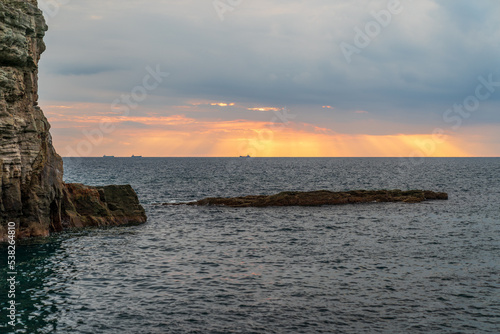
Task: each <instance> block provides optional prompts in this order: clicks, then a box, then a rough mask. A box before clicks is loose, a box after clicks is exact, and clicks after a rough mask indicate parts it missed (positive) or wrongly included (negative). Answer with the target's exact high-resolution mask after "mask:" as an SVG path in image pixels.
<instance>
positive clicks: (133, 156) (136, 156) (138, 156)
mask: <svg viewBox="0 0 500 334" xmlns="http://www.w3.org/2000/svg"><path fill="white" fill-rule="evenodd" d="M132 158H142V155H133V154H132Z"/></svg>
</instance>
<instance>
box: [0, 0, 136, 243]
mask: <svg viewBox="0 0 500 334" xmlns="http://www.w3.org/2000/svg"><path fill="white" fill-rule="evenodd" d="M36 5H37V1H36V0H29V1H15V0H0V241H1V240H5V236H6V225H7V222H15V223H16V228H17V230H18V233H17V236H18V237H30V236H45V235H48V234H49V233H50V232H51V231H59V230H61V229H64V228H70V227H81V226H88V225H92V226H94V225H99V226H100V225H117V224H121V223H141V222H145V220H146V218H145V215H144V214H143V211H144V210H142V208H140V209H139V207H140V205H139V201H138V200H137V196H136V195H135V193H134V192H133V190H132V188H130V186H125V187H122V186H119V187H118V188H107V187H103V188H92V187H87V188H82V187H83V186H82V187H79V186H75V185H65V184H64V183H63V162H62V159H61V157H60V156H59V155H58V154H57V153H56V151H55V150H54V147H53V146H52V138H51V135H50V132H49V129H50V125H49V123H48V121H47V119H46V118H45V116H44V114H43V112H42V110H41V109H40V108H39V107H38V102H37V101H38V61H39V60H40V55H41V54H42V52H43V51H44V50H45V44H44V42H43V37H44V35H45V31H46V30H47V25H46V24H45V20H44V18H43V15H42V12H41V11H40V10H39V9H38V8H37V6H36ZM112 189H114V190H112ZM87 192H88V194H89V197H88V200H89V202H85V201H84V200H83V198H85V196H83V194H84V193H87ZM90 193H94V194H97V193H99V194H101V193H102V194H104V195H103V196H100V197H98V198H100V201H98V200H96V201H94V200H93V199H95V198H96V197H95V196H93V195H92V196H90ZM91 198H93V199H92V200H91ZM103 199H104V200H103ZM80 200H82V201H83V202H78V201H80ZM72 202H73V205H71V203H72ZM92 205H96V207H95V208H94V210H97V211H95V212H92ZM113 208H116V209H113ZM73 209H76V211H75V210H73ZM87 209H88V210H87ZM141 210H142V211H141ZM139 212H142V213H139Z"/></svg>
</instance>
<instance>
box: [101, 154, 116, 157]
mask: <svg viewBox="0 0 500 334" xmlns="http://www.w3.org/2000/svg"><path fill="white" fill-rule="evenodd" d="M102 157H103V158H114V157H115V156H114V155H106V154H105V155H103V156H102Z"/></svg>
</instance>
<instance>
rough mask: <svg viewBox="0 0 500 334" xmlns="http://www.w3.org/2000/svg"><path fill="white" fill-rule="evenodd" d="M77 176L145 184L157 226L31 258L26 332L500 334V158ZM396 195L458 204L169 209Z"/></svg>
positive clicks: (215, 166)
mask: <svg viewBox="0 0 500 334" xmlns="http://www.w3.org/2000/svg"><path fill="white" fill-rule="evenodd" d="M405 161H406V160H405ZM64 163H65V181H66V182H80V183H85V184H90V185H105V184H132V185H133V187H134V188H135V189H136V191H137V193H138V196H139V199H140V200H141V202H142V204H143V205H144V207H145V209H146V211H147V214H148V218H149V219H148V222H147V223H146V224H144V225H140V226H129V227H118V228H106V229H89V230H83V231H75V232H65V233H61V234H56V235H53V236H51V237H50V238H45V239H37V240H31V241H29V242H24V244H23V245H22V247H21V246H20V247H18V250H17V262H18V267H17V270H18V281H19V283H18V286H17V289H18V295H17V303H18V320H19V323H18V325H17V327H16V328H17V331H16V333H29V334H32V333H76V334H83V333H86V334H87V333H88V334H94V333H110V334H111V333H113V334H114V333H204V334H210V333H214V334H215V333H496V334H497V333H500V276H499V274H500V260H499V258H500V205H499V204H500V159H496V158H492V159H479V158H478V159H425V160H422V161H413V162H409V161H406V162H404V163H403V162H402V160H400V159H389V158H387V159H382V158H381V159H364V158H359V159H357V158H332V159H326V158H325V159H306V158H304V159H295V158H290V159H266V158H262V159H261V158H250V159H246V158H234V159H233V158H82V159H74V158H72V159H65V160H64ZM402 166H403V167H402ZM387 188H390V189H403V190H406V189H428V190H435V191H445V192H448V193H449V195H450V198H449V200H448V201H433V202H425V203H421V204H404V203H371V204H355V205H344V206H325V207H274V208H225V207H190V206H158V205H156V204H158V203H164V202H168V203H175V202H182V201H191V200H197V199H201V198H204V197H207V196H240V195H249V194H272V193H276V192H280V191H284V190H300V191H306V190H319V189H327V190H333V191H342V190H354V189H387ZM0 251H1V252H2V254H4V255H3V256H1V258H2V262H1V264H2V267H1V268H0V273H1V286H2V293H1V296H0V301H1V303H2V304H1V306H2V313H1V317H2V318H1V321H0V332H1V333H14V332H13V331H12V330H11V328H10V327H8V326H7V318H6V305H7V304H6V302H7V296H6V290H7V283H6V279H5V278H6V276H7V269H6V257H7V255H6V253H7V249H6V247H5V246H0Z"/></svg>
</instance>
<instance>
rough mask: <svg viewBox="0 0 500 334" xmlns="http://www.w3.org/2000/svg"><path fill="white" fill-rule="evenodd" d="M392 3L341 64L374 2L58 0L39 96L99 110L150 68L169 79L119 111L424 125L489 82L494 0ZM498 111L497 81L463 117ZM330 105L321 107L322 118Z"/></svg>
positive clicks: (471, 121) (480, 118) (493, 61)
mask: <svg viewBox="0 0 500 334" xmlns="http://www.w3.org/2000/svg"><path fill="white" fill-rule="evenodd" d="M401 3H402V8H403V10H402V12H401V13H400V14H398V15H394V16H393V17H392V20H391V23H390V24H389V25H388V26H387V27H384V28H383V29H382V30H381V33H380V34H379V35H378V36H376V37H375V38H373V40H372V41H371V43H370V45H369V46H367V47H366V48H364V49H363V50H361V52H360V53H359V54H355V55H354V56H353V61H352V63H351V64H347V62H346V60H345V58H344V56H343V54H342V52H341V50H340V48H339V44H340V43H342V42H347V43H353V39H354V37H355V30H354V29H355V28H356V27H358V28H360V29H364V27H365V25H366V24H367V23H368V22H370V21H373V20H374V18H373V16H372V14H371V12H372V11H375V12H378V11H381V10H384V9H386V8H387V1H382V0H380V1H368V0H360V1H350V0H349V1H348V0H339V1H330V0H317V1H312V2H311V1H298V0H289V1H286V2H285V1H282V0H266V1H264V0H255V1H245V2H243V3H241V5H239V6H235V8H234V10H233V11H231V12H228V13H227V15H225V19H224V21H221V20H220V19H219V16H218V14H217V12H216V11H215V9H214V8H213V5H212V2H211V1H207V2H201V3H200V2H199V1H194V0H183V1H178V0H150V1H148V4H147V5H145V4H144V3H142V2H137V1H132V0H120V1H118V0H108V1H105V2H103V1H97V0H87V1H85V2H79V1H72V2H69V3H68V4H65V5H62V6H61V8H60V11H59V13H58V15H56V16H55V17H53V18H50V19H49V20H48V21H49V27H50V30H49V31H48V33H47V36H46V44H47V46H48V49H47V51H46V53H45V54H44V55H43V56H42V60H41V62H40V99H41V105H42V106H44V105H45V104H46V103H49V102H53V101H56V102H60V104H65V103H93V104H99V105H102V106H105V105H106V104H107V105H110V104H111V103H112V101H113V100H115V99H116V98H120V96H122V95H124V94H125V95H127V94H128V95H130V94H131V91H132V90H133V89H134V87H137V86H140V85H142V83H143V79H144V77H145V76H146V75H147V71H146V70H145V68H146V67H147V66H150V67H153V68H154V67H155V66H156V65H157V64H158V65H159V66H160V67H161V68H162V69H163V70H164V71H168V72H170V73H171V75H170V76H169V77H168V78H166V79H165V80H164V82H162V83H161V85H160V86H159V87H157V88H156V89H154V90H152V91H148V97H147V98H146V99H145V100H144V101H141V102H140V103H139V105H138V107H137V108H135V109H134V110H133V111H132V115H133V116H141V117H149V115H150V112H151V110H154V111H155V112H159V113H161V114H162V115H163V116H171V115H175V114H179V110H180V109H181V107H182V108H184V114H185V115H186V116H187V117H189V118H193V119H195V120H199V119H200V117H203V118H213V119H221V120H222V121H232V120H234V119H237V118H245V119H247V120H249V121H263V122H265V121H268V119H267V118H269V117H268V116H269V115H261V114H262V113H249V112H248V111H250V110H252V111H255V110H260V109H264V110H266V109H267V108H269V109H268V110H273V109H272V108H276V109H281V108H283V107H284V106H287V107H289V108H290V109H291V110H292V111H293V112H294V113H295V114H297V120H302V121H304V122H305V123H309V124H315V125H316V126H328V127H329V128H330V129H335V131H338V130H339V129H338V128H339V127H341V126H339V124H340V125H342V124H345V123H348V122H351V121H353V120H356V118H357V119H360V118H361V115H357V113H359V111H367V112H369V113H363V115H362V117H368V116H369V117H371V120H373V121H376V122H377V124H380V126H381V127H380V128H379V129H377V131H378V132H384V133H385V134H387V135H393V134H394V131H397V129H396V130H394V129H392V128H391V127H390V126H389V125H388V124H390V122H393V121H397V123H399V124H403V125H404V126H402V127H404V128H405V130H407V129H408V126H409V125H411V126H413V127H414V128H413V131H415V132H417V128H418V130H419V131H420V130H422V129H426V131H428V132H432V130H433V129H434V128H436V127H446V126H447V124H445V123H444V121H443V113H444V112H445V111H446V110H447V109H448V108H450V107H452V106H453V105H454V104H455V103H462V102H463V100H464V98H466V97H467V96H469V95H470V94H473V93H474V89H475V88H476V86H477V84H478V77H479V76H483V77H487V76H488V75H489V74H493V75H494V78H495V80H498V81H500V71H499V69H500V68H499V66H498V61H497V58H498V54H499V53H500V45H499V44H498V40H500V24H499V23H498V20H497V18H498V17H499V16H500V7H499V6H498V5H497V2H496V1H494V0H485V1H481V2H471V1H465V0H458V1H444V0H422V1H408V0H401ZM89 18H90V19H89ZM92 18H94V19H92ZM97 18H99V19H97ZM124 22H125V24H124ZM193 101H198V102H197V103H199V102H203V104H204V105H202V104H197V105H196V104H195V105H193V104H192V102H193ZM205 103H206V104H205ZM212 104H215V105H212ZM226 105H227V106H226ZM187 106H190V107H189V108H188V107H187ZM259 106H264V107H259ZM210 107H212V108H211V109H209V108H210ZM219 107H221V108H219ZM499 107H500V87H499V88H498V91H497V92H495V93H494V94H492V95H491V97H490V98H489V99H488V101H485V102H484V103H481V107H480V109H479V110H478V111H477V112H475V113H474V115H473V116H471V117H470V118H468V119H465V120H464V124H463V126H464V127H467V126H476V125H477V126H479V125H485V124H492V123H493V124H498V123H500V114H498V113H497V112H496V111H497V110H498V108H499ZM106 108H107V107H106ZM330 108H335V113H333V112H332V113H325V109H330ZM107 109H109V108H107ZM245 111H246V113H245ZM102 112H104V110H102ZM266 117H267V118H266ZM141 123H143V124H148V123H144V122H142V121H141ZM358 124H360V129H361V128H363V126H361V125H362V123H358ZM384 124H386V125H385V126H384ZM407 125H408V126H407ZM349 131H351V130H349ZM360 131H361V130H360Z"/></svg>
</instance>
